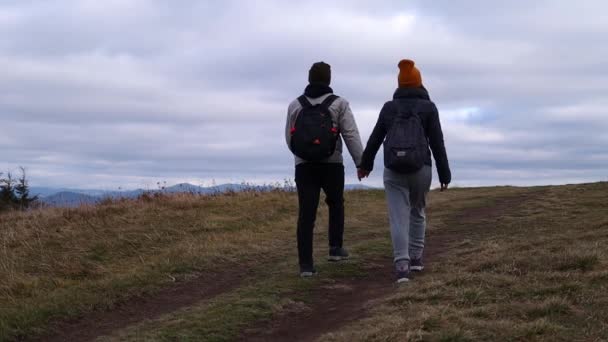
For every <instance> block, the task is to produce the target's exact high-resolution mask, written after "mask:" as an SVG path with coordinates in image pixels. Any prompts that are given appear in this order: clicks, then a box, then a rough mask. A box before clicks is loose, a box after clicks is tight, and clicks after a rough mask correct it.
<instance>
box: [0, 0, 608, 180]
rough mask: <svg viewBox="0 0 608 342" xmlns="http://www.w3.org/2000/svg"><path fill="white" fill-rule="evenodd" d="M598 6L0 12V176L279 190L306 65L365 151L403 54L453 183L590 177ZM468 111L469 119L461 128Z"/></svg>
mask: <svg viewBox="0 0 608 342" xmlns="http://www.w3.org/2000/svg"><path fill="white" fill-rule="evenodd" d="M606 9H608V8H606V5H605V4H603V2H601V1H585V2H583V3H581V4H578V5H576V6H574V5H573V4H572V3H571V2H566V1H539V2H534V4H533V5H530V3H529V2H524V1H513V2H508V3H500V4H499V3H495V2H486V1H464V2H458V3H454V2H450V1H433V2H429V1H412V2H407V3H404V2H402V1H385V2H374V3H371V2H369V1H362V0H361V1H359V0H357V1H346V0H344V1H337V2H331V3H329V4H328V3H325V2H320V1H310V2H304V3H289V2H282V1H256V2H242V1H223V2H213V1H202V2H201V1H179V2H165V1H138V0H126V1H125V0H123V1H118V0H111V1H104V2H98V1H79V2H76V3H75V2H72V1H67V0H66V1H62V0H56V1H45V2H39V1H4V2H3V4H2V5H0V34H2V36H3V37H12V38H11V39H4V40H2V41H1V42H0V67H1V68H2V69H3V70H4V71H3V73H2V74H1V75H0V124H1V125H2V126H3V127H5V130H4V132H6V133H4V135H3V136H0V150H1V151H2V154H3V157H2V159H0V168H2V169H7V168H15V167H16V166H17V165H24V166H27V167H28V168H29V169H30V170H31V172H30V174H31V175H32V176H33V177H35V178H34V179H33V182H34V183H38V184H57V185H70V186H89V185H90V184H97V185H103V184H108V185H110V184H111V185H112V186H118V185H123V186H137V184H138V182H148V183H150V182H152V183H154V181H155V180H158V179H160V178H165V179H167V180H170V181H175V182H177V181H180V180H188V179H201V180H202V181H203V180H209V179H213V178H216V179H220V178H221V179H233V180H256V181H267V180H268V179H276V180H281V179H283V178H286V177H291V174H292V160H291V158H290V156H289V153H288V151H287V149H286V147H285V146H284V142H283V137H282V129H283V124H284V121H283V120H284V116H285V111H286V107H287V104H288V102H289V101H291V100H292V99H293V98H295V97H296V96H297V95H298V94H299V93H300V92H301V91H302V89H303V87H304V86H305V84H306V78H307V71H308V68H309V66H310V63H312V62H314V61H317V60H325V61H327V62H329V63H330V64H332V69H333V71H334V75H333V84H332V86H333V87H334V89H335V90H336V92H337V93H338V94H340V95H342V96H344V97H346V98H347V99H348V100H349V101H350V103H351V106H352V108H353V110H354V111H355V115H356V116H357V119H358V121H359V125H360V130H361V132H362V136H363V139H364V140H366V138H367V135H368V134H369V132H370V131H371V126H372V125H373V123H374V122H375V119H376V116H377V112H378V110H379V109H380V108H381V106H382V104H383V103H384V102H385V101H386V100H388V99H390V97H391V95H392V92H393V91H394V89H395V86H396V73H397V68H396V63H397V61H398V60H399V59H401V58H403V57H412V58H414V59H415V60H416V61H417V64H418V65H419V67H420V68H421V70H422V73H423V78H424V82H425V85H426V86H427V87H428V88H429V89H430V91H431V97H432V98H433V99H434V100H435V102H436V103H437V106H438V107H439V109H440V111H441V112H442V121H443V122H442V123H443V126H444V130H445V133H446V134H445V135H446V141H447V144H448V152H449V155H450V158H451V161H452V164H453V165H454V174H455V176H456V177H455V182H457V183H460V184H463V185H474V184H496V183H497V184H506V183H517V184H532V183H534V182H535V181H536V180H538V179H539V177H538V176H537V175H535V174H534V172H535V171H537V172H538V174H542V175H543V176H542V178H541V179H543V180H544V181H546V182H553V183H559V182H569V181H573V180H586V181H588V180H599V179H602V177H604V176H602V173H605V170H606V169H608V161H607V160H606V154H605V152H604V151H603V148H602V146H606V143H608V141H607V140H606V139H608V138H607V137H606V135H605V134H604V133H603V132H605V130H606V128H608V127H606V126H608V120H607V119H606V117H605V115H604V113H605V110H604V108H605V107H606V106H605V105H606V102H605V100H604V97H605V95H604V94H605V93H606V90H608V89H607V88H608V64H607V62H606V61H607V60H608V47H607V46H606V44H602V41H603V40H604V39H603V37H604V36H605V35H606V33H608V27H607V25H608V24H606V21H605V20H603V18H602V16H601V13H603V12H604V11H605V10H606ZM573 16H577V17H581V18H585V20H571V18H572V17H573ZM467 110H474V111H475V115H474V116H471V117H461V116H462V113H463V112H466V111H467ZM345 160H347V161H348V162H347V173H348V175H349V177H350V178H349V180H350V181H354V178H353V176H352V175H353V174H354V170H353V165H352V162H350V158H349V157H348V156H345ZM377 163H378V164H377V165H381V158H378V160H377ZM480 170H483V172H481V171H480ZM379 173H380V172H379V171H378V169H377V170H376V171H375V172H374V174H373V178H372V179H371V182H372V183H373V184H380V183H381V181H380V177H379ZM222 177H223V178H222Z"/></svg>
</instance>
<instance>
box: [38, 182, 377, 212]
mask: <svg viewBox="0 0 608 342" xmlns="http://www.w3.org/2000/svg"><path fill="white" fill-rule="evenodd" d="M273 189H275V187H273V186H268V185H244V184H221V185H215V186H210V187H202V186H198V185H193V184H189V183H181V184H176V185H173V186H170V187H166V188H162V189H158V190H143V189H136V190H121V191H109V190H98V189H69V188H49V187H31V188H30V193H31V194H33V195H38V196H40V201H42V202H43V203H45V204H47V205H50V206H55V207H75V206H78V205H81V204H96V203H99V202H100V201H102V200H104V199H107V198H110V199H120V198H137V197H139V196H141V195H142V194H144V193H167V194H173V193H192V194H199V195H210V194H219V193H225V192H229V191H235V192H241V191H246V190H255V191H270V190H273ZM345 189H346V190H365V189H371V188H370V187H368V186H365V185H361V184H347V185H345Z"/></svg>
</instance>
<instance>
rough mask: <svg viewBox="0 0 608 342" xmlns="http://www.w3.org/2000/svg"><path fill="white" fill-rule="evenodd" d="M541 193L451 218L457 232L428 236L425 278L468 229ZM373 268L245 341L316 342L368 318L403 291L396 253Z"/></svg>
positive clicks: (316, 296)
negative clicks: (398, 281) (371, 310)
mask: <svg viewBox="0 0 608 342" xmlns="http://www.w3.org/2000/svg"><path fill="white" fill-rule="evenodd" d="M539 194H541V192H527V193H524V194H520V195H516V196H509V197H503V198H499V199H497V200H496V201H495V202H494V203H493V204H492V206H489V207H473V208H467V209H464V210H463V211H462V212H460V213H458V214H455V215H454V216H452V217H451V218H450V220H449V221H450V222H449V223H450V224H451V225H452V226H451V228H448V229H442V230H440V231H436V232H433V233H431V234H429V235H428V236H427V241H426V248H425V255H424V258H425V260H426V262H427V263H428V264H430V265H431V267H430V268H427V270H426V271H425V273H422V274H420V275H419V277H423V276H424V274H426V273H430V272H432V264H433V262H438V261H439V260H441V258H442V257H443V256H444V255H445V254H446V251H447V250H448V248H449V246H450V245H451V244H452V243H455V242H457V241H458V240H460V239H462V238H463V236H467V235H468V234H470V233H471V232H472V228H467V226H469V225H472V223H475V222H478V221H480V220H485V219H488V218H496V217H500V216H501V215H503V214H504V213H506V212H509V211H512V210H517V208H518V207H519V206H522V205H524V204H525V203H527V202H528V201H530V200H531V199H533V198H536V197H537V196H538V195H539ZM369 266H372V267H367V271H368V276H366V277H365V278H351V279H342V280H340V282H339V284H336V285H334V286H333V287H320V288H319V289H317V290H315V291H314V292H313V295H312V298H313V299H312V300H311V303H312V304H309V305H308V310H305V311H296V312H287V313H284V314H280V315H278V316H277V317H275V318H274V319H273V320H271V321H270V322H269V323H268V322H267V323H261V326H259V327H257V328H255V329H248V330H245V331H244V332H243V334H242V335H241V337H240V340H241V341H247V342H249V341H253V342H261V341H289V342H298V341H314V340H315V339H317V338H319V337H321V336H322V335H324V334H326V333H329V332H332V331H337V330H339V329H340V328H341V327H343V326H345V325H347V324H349V323H353V322H356V321H357V320H360V319H363V318H366V317H368V316H369V312H368V308H369V307H370V305H371V304H373V302H375V301H378V300H381V299H382V298H384V297H386V296H388V295H390V294H391V293H392V292H393V291H394V290H395V289H396V288H397V285H396V284H395V283H394V278H393V273H392V272H393V270H392V257H391V256H390V255H387V257H386V258H383V259H379V260H375V261H373V262H371V264H370V265H369ZM373 266H375V267H373Z"/></svg>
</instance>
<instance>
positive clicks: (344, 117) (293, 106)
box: [285, 93, 363, 166]
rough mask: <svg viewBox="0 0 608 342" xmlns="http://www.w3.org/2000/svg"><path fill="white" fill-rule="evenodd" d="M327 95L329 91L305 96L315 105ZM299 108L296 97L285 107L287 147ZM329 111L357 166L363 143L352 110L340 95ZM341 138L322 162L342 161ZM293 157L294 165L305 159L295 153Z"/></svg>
mask: <svg viewBox="0 0 608 342" xmlns="http://www.w3.org/2000/svg"><path fill="white" fill-rule="evenodd" d="M329 95H331V93H328V94H325V95H322V96H320V97H317V98H310V97H306V98H307V99H308V101H310V103H311V104H312V105H316V104H320V103H322V102H323V101H324V100H325V99H326V98H327V97H328V96H329ZM301 110H302V105H301V104H300V102H299V101H298V100H297V99H295V100H294V101H293V102H291V103H290V104H289V107H288V109H287V123H286V125H285V141H286V142H287V147H289V146H290V143H291V128H292V127H293V126H294V124H295V122H296V118H297V117H298V114H299V113H300V111H301ZM329 111H330V113H331V117H332V120H333V122H334V125H336V127H337V128H338V129H339V130H340V135H341V136H342V139H344V142H345V143H346V147H347V148H348V152H349V153H350V155H351V156H352V158H353V161H354V162H355V165H356V166H359V164H361V156H362V155H363V144H362V143H361V136H360V135H359V129H358V128H357V123H356V122H355V117H354V116H353V112H352V111H351V109H350V105H349V104H348V101H346V100H345V99H343V98H342V97H339V98H338V99H336V100H335V101H334V103H332V105H331V106H330V107H329ZM342 139H339V140H338V144H337V145H336V152H334V154H333V155H332V156H331V157H329V158H327V159H325V160H323V161H322V163H343V162H344V159H343V158H342ZM294 157H295V162H296V165H298V164H302V163H306V161H305V160H303V159H301V158H299V157H297V156H295V155H294Z"/></svg>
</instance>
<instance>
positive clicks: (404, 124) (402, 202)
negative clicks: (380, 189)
mask: <svg viewBox="0 0 608 342" xmlns="http://www.w3.org/2000/svg"><path fill="white" fill-rule="evenodd" d="M398 83H399V87H398V88H397V90H396V91H395V93H394V95H393V100H392V101H388V102H386V103H385V104H384V107H383V108H382V110H381V111H380V116H379V118H378V122H377V123H376V126H375V127H374V130H373V132H372V134H371V136H370V137H369V140H368V142H367V147H366V148H365V151H364V152H363V158H362V162H361V164H360V167H359V170H358V175H359V179H361V178H364V177H367V176H368V175H369V173H370V172H371V171H372V170H373V168H374V159H375V157H376V153H377V152H378V149H379V148H380V145H382V143H383V142H384V164H385V169H384V188H385V191H386V199H387V201H388V213H389V222H390V228H391V238H392V241H393V254H394V263H395V271H396V274H397V282H398V283H401V282H406V281H409V279H410V272H412V271H422V270H423V269H424V265H423V263H422V252H423V249H424V234H425V230H426V217H425V213H424V208H425V206H426V195H427V193H428V191H429V190H430V187H431V178H432V162H431V151H432V152H433V156H434V158H435V162H436V164H437V173H438V174H439V180H440V182H441V190H442V191H443V190H446V189H447V188H448V184H449V183H450V181H451V172H450V166H449V164H448V158H447V155H446V151H445V146H444V143H443V132H442V131H441V123H440V122H439V113H438V111H437V107H435V104H434V103H433V102H432V101H431V100H430V98H429V94H428V92H427V90H426V89H425V88H424V87H423V86H422V77H421V75H420V71H419V70H418V69H417V68H416V66H415V64H414V61H412V60H408V59H404V60H402V61H400V62H399V76H398ZM385 138H386V139H385Z"/></svg>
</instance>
